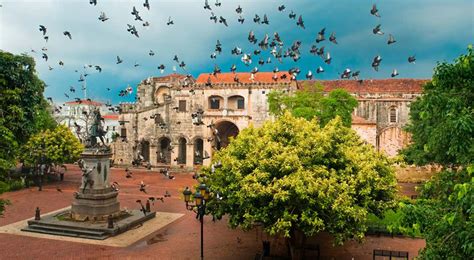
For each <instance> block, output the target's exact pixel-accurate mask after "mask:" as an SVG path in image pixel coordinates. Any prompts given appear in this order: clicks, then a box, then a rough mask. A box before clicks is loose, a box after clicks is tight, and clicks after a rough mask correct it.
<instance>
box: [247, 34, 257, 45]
mask: <svg viewBox="0 0 474 260" xmlns="http://www.w3.org/2000/svg"><path fill="white" fill-rule="evenodd" d="M247 39H248V40H249V42H250V43H253V44H255V43H257V38H255V33H254V32H253V31H250V32H249V37H248V38H247Z"/></svg>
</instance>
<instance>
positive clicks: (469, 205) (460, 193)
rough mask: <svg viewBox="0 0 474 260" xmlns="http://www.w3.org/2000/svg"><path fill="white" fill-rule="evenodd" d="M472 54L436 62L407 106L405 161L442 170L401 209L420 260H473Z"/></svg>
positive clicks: (473, 88) (473, 130)
mask: <svg viewBox="0 0 474 260" xmlns="http://www.w3.org/2000/svg"><path fill="white" fill-rule="evenodd" d="M473 102H474V53H473V49H472V46H470V47H469V48H468V53H467V54H464V55H461V56H460V57H459V58H457V59H456V60H455V62H454V63H452V64H449V63H446V62H443V63H439V64H438V66H437V67H436V68H435V70H434V75H433V79H432V81H431V82H429V83H427V84H426V85H425V86H424V89H423V96H422V97H421V98H419V99H418V100H416V101H415V102H414V103H412V105H411V110H410V119H411V123H410V124H409V125H408V127H407V130H408V131H409V132H410V133H411V134H412V144H411V145H410V146H409V147H408V148H407V149H406V150H404V151H403V154H404V156H405V158H406V160H407V161H408V162H412V163H416V164H419V165H424V164H438V165H441V166H442V167H443V170H442V171H441V172H440V173H438V174H437V175H436V176H434V177H433V178H432V179H431V180H430V181H428V182H427V183H426V184H424V186H423V188H422V189H421V199H419V200H417V201H416V203H415V204H414V205H407V206H406V207H405V209H404V210H405V212H406V213H405V216H406V217H405V218H404V222H405V225H407V226H410V225H411V226H417V227H419V228H420V231H421V232H422V233H423V236H424V238H425V239H426V248H425V249H423V250H422V252H421V254H420V258H422V259H473V258H474V221H473V213H474V186H473V185H474V107H473Z"/></svg>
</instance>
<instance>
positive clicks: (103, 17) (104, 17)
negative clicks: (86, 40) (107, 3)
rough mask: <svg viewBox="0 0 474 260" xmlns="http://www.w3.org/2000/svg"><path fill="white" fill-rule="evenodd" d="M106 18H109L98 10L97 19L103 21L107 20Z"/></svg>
mask: <svg viewBox="0 0 474 260" xmlns="http://www.w3.org/2000/svg"><path fill="white" fill-rule="evenodd" d="M107 20H109V18H108V17H107V16H106V15H105V13H104V12H100V16H99V21H101V22H105V21H107Z"/></svg>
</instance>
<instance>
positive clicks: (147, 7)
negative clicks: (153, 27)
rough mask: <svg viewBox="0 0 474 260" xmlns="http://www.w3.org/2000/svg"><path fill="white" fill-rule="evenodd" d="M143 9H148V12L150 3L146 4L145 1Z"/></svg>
mask: <svg viewBox="0 0 474 260" xmlns="http://www.w3.org/2000/svg"><path fill="white" fill-rule="evenodd" d="M143 7H145V8H146V9H148V11H150V3H149V2H148V0H145V3H144V4H143Z"/></svg>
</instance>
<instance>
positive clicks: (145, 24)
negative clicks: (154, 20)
mask: <svg viewBox="0 0 474 260" xmlns="http://www.w3.org/2000/svg"><path fill="white" fill-rule="evenodd" d="M142 25H143V27H147V26H150V23H149V22H148V21H145V22H144V23H143V24H142Z"/></svg>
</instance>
